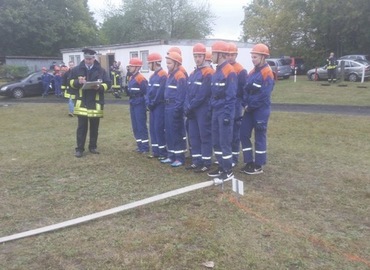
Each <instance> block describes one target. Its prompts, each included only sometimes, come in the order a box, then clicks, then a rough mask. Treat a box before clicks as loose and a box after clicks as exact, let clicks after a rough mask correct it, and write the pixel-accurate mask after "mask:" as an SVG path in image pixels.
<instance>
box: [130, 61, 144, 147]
mask: <svg viewBox="0 0 370 270" xmlns="http://www.w3.org/2000/svg"><path fill="white" fill-rule="evenodd" d="M142 66H143V62H142V61H141V60H140V59H139V58H132V59H130V62H129V65H128V69H129V72H130V73H131V74H132V75H131V77H130V81H129V82H128V85H127V94H128V96H129V97H130V115H131V125H132V130H133V132H134V136H135V139H136V145H137V148H136V151H137V152H139V153H149V137H148V127H147V124H146V121H147V115H146V103H145V95H146V92H147V88H148V81H147V80H146V79H145V77H144V76H143V75H142V74H141V73H140V72H139V71H140V68H141V67H142Z"/></svg>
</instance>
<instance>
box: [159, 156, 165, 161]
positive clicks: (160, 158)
mask: <svg viewBox="0 0 370 270" xmlns="http://www.w3.org/2000/svg"><path fill="white" fill-rule="evenodd" d="M166 158H167V157H165V156H159V157H158V160H164V159H166Z"/></svg>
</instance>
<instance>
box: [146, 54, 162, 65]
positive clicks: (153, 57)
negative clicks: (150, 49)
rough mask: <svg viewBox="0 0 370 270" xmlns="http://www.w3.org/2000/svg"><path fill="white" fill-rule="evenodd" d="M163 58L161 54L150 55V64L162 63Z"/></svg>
mask: <svg viewBox="0 0 370 270" xmlns="http://www.w3.org/2000/svg"><path fill="white" fill-rule="evenodd" d="M161 61H162V56H161V55H160V54H159V53H151V54H149V55H148V63H153V62H161Z"/></svg>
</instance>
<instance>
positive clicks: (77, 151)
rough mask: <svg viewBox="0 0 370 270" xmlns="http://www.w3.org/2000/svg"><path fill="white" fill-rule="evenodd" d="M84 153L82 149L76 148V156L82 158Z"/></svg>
mask: <svg viewBox="0 0 370 270" xmlns="http://www.w3.org/2000/svg"><path fill="white" fill-rule="evenodd" d="M82 155H83V152H82V151H80V150H76V153H75V157H77V158H80V157H82Z"/></svg>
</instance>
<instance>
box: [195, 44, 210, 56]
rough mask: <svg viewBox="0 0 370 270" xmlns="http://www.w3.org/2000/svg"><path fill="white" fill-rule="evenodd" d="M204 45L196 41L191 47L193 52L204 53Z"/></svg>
mask: <svg viewBox="0 0 370 270" xmlns="http://www.w3.org/2000/svg"><path fill="white" fill-rule="evenodd" d="M206 51H207V49H206V46H204V45H203V44H202V43H197V44H195V45H194V47H193V54H206Z"/></svg>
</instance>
